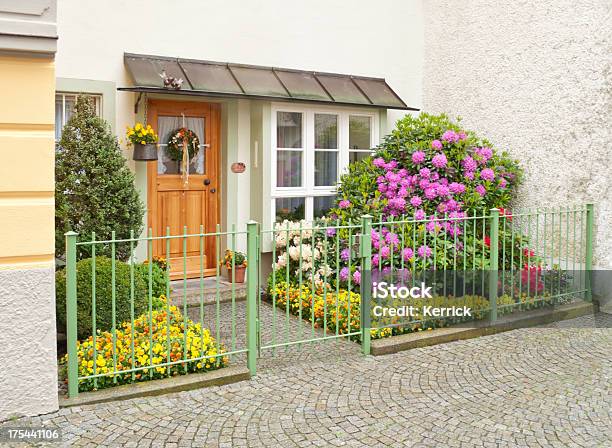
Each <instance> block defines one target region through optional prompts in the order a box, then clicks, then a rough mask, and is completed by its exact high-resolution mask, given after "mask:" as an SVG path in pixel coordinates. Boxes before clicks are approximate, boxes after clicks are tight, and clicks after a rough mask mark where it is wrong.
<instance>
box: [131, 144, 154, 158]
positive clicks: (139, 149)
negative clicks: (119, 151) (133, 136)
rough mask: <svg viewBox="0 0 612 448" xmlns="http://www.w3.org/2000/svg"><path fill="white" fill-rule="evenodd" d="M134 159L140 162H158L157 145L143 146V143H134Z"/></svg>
mask: <svg viewBox="0 0 612 448" xmlns="http://www.w3.org/2000/svg"><path fill="white" fill-rule="evenodd" d="M132 159H133V160H137V161H140V162H148V161H149V160H157V144H155V143H149V144H146V145H143V144H141V143H134V153H133V155H132Z"/></svg>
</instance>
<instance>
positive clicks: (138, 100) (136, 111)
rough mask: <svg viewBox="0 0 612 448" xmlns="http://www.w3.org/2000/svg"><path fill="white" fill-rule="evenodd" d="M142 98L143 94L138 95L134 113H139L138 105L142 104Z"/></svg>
mask: <svg viewBox="0 0 612 448" xmlns="http://www.w3.org/2000/svg"><path fill="white" fill-rule="evenodd" d="M141 98H142V92H139V93H138V99H137V100H136V104H134V113H135V114H137V113H138V103H140V99H141Z"/></svg>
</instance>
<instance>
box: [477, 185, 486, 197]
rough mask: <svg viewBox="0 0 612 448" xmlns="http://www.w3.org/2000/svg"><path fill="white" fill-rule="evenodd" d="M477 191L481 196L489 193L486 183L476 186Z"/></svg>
mask: <svg viewBox="0 0 612 448" xmlns="http://www.w3.org/2000/svg"><path fill="white" fill-rule="evenodd" d="M476 193H478V194H479V195H480V196H484V195H485V194H487V189H486V188H485V187H484V185H478V186H477V187H476Z"/></svg>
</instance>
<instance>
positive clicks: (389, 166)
mask: <svg viewBox="0 0 612 448" xmlns="http://www.w3.org/2000/svg"><path fill="white" fill-rule="evenodd" d="M384 168H385V169H387V170H394V169H395V168H397V161H396V160H392V161H390V162H389V163H386V164H385V165H384Z"/></svg>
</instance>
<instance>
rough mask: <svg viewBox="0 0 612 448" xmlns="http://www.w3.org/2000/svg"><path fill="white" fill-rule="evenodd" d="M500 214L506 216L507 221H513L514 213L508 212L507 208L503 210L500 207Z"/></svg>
mask: <svg viewBox="0 0 612 448" xmlns="http://www.w3.org/2000/svg"><path fill="white" fill-rule="evenodd" d="M499 214H500V215H501V216H505V217H506V219H507V220H508V221H512V212H509V211H508V210H506V209H505V208H501V207H500V209H499Z"/></svg>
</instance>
